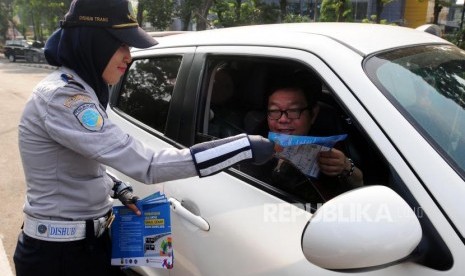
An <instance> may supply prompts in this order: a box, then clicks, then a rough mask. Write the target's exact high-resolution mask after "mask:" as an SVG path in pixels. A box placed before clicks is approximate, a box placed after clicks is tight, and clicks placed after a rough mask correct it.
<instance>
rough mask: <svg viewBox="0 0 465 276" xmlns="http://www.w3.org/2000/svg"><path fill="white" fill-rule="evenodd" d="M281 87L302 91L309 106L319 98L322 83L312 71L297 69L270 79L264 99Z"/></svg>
mask: <svg viewBox="0 0 465 276" xmlns="http://www.w3.org/2000/svg"><path fill="white" fill-rule="evenodd" d="M281 89H291V90H300V91H302V92H303V94H304V96H305V99H306V100H307V104H308V107H310V108H311V107H314V106H315V105H316V104H317V102H318V100H319V99H320V96H321V93H322V83H321V80H320V78H319V77H318V76H316V75H315V74H314V73H312V72H310V71H304V70H299V71H296V72H292V73H290V74H287V75H284V76H280V77H277V78H275V79H274V80H271V83H270V86H269V89H268V93H267V97H266V99H267V100H268V98H269V97H270V96H271V95H272V94H273V93H274V92H276V91H277V90H281Z"/></svg>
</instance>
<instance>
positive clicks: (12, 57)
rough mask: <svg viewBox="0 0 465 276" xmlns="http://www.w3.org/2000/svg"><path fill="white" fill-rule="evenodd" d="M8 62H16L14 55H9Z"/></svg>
mask: <svg viewBox="0 0 465 276" xmlns="http://www.w3.org/2000/svg"><path fill="white" fill-rule="evenodd" d="M8 60H9V61H10V62H15V61H16V57H15V55H14V54H11V55H9V56H8Z"/></svg>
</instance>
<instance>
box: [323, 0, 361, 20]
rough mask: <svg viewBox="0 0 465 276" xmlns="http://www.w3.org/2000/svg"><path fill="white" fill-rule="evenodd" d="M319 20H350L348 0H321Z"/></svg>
mask: <svg viewBox="0 0 465 276" xmlns="http://www.w3.org/2000/svg"><path fill="white" fill-rule="evenodd" d="M320 21H321V22H351V21H353V18H352V4H351V2H350V1H349V0H323V2H322V3H321V11H320Z"/></svg>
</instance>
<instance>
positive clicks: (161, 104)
mask: <svg viewBox="0 0 465 276" xmlns="http://www.w3.org/2000/svg"><path fill="white" fill-rule="evenodd" d="M181 60H182V57H180V56H173V57H155V58H146V59H138V60H134V61H133V62H132V64H131V66H130V68H129V70H128V72H127V75H126V79H125V81H124V82H123V85H122V88H121V93H120V95H119V98H118V101H117V105H116V107H118V108H119V109H120V110H122V111H124V112H125V113H127V114H128V115H130V116H132V117H134V118H135V119H137V120H139V121H141V122H142V123H144V124H146V125H148V126H150V127H152V128H154V129H156V130H158V131H160V132H164V131H165V126H166V121H167V116H168V110H169V107H170V103H171V97H172V93H173V89H174V86H175V84H176V78H177V75H178V71H179V67H180V65H181Z"/></svg>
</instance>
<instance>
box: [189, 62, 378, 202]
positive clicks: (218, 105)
mask: <svg viewBox="0 0 465 276" xmlns="http://www.w3.org/2000/svg"><path fill="white" fill-rule="evenodd" d="M206 64H207V70H205V74H206V76H205V77H204V80H206V81H205V83H204V85H203V95H204V99H205V110H204V111H202V112H201V114H200V115H199V116H200V117H201V119H200V120H199V121H201V122H202V124H201V126H200V127H199V131H198V133H197V139H196V142H202V141H204V140H205V139H206V138H208V139H217V138H224V137H228V136H232V135H236V134H239V133H248V134H258V135H262V136H264V137H268V133H269V130H268V124H267V99H268V93H269V92H270V91H269V90H270V83H272V82H273V80H275V79H277V78H279V77H280V76H283V75H291V74H294V73H296V72H297V73H300V72H302V73H304V74H308V76H309V78H308V82H309V83H314V82H315V81H320V83H323V88H322V95H321V96H320V98H319V103H318V104H319V108H320V115H319V116H318V117H317V119H316V121H315V122H314V123H313V125H312V127H311V133H310V134H309V135H311V136H332V135H339V134H348V137H349V138H347V140H346V141H344V142H343V143H340V144H338V145H337V147H338V148H339V149H341V150H342V151H343V152H345V154H346V156H350V157H351V158H352V159H354V161H355V162H356V164H357V166H358V167H360V168H363V170H364V174H365V175H366V177H365V179H366V181H365V182H366V183H367V184H385V183H386V182H387V166H386V164H385V163H384V161H383V160H382V158H381V157H380V156H379V153H377V152H376V151H374V150H372V149H371V148H370V147H367V146H366V145H368V144H369V143H368V142H367V141H366V138H365V137H364V136H363V135H361V133H360V131H358V130H357V129H356V127H355V124H353V123H352V121H351V119H350V118H349V116H348V115H346V113H345V112H344V111H343V109H342V108H341V106H339V105H338V104H337V103H336V100H335V99H334V97H333V95H332V94H333V92H332V91H331V89H330V88H329V87H328V86H326V85H324V80H322V79H321V78H320V77H319V76H318V74H316V73H315V70H313V69H312V68H309V67H308V66H306V65H303V64H300V63H298V62H294V61H287V60H281V59H271V58H253V59H252V58H244V57H220V56H211V57H209V59H208V61H207V63H206ZM365 170H366V173H365ZM231 171H233V172H238V173H239V174H243V175H245V176H247V177H252V179H254V180H255V182H254V181H252V182H251V183H252V184H254V185H257V186H259V187H261V188H264V189H267V188H269V187H271V188H272V191H279V196H281V197H284V198H285V199H286V200H288V201H297V202H305V203H311V204H312V203H315V204H317V203H322V202H325V201H326V200H329V199H331V198H332V197H334V196H336V195H338V194H340V193H342V192H345V191H347V190H349V189H351V188H352V187H350V186H343V185H341V186H338V185H337V184H332V185H330V186H325V185H323V184H321V181H320V180H321V179H322V178H325V177H324V176H322V177H321V178H320V177H319V178H318V179H315V178H312V177H309V176H307V175H305V174H304V173H302V172H301V171H300V170H299V169H297V168H296V167H295V166H292V165H291V164H289V162H287V161H285V160H284V161H283V160H281V159H280V160H278V159H273V160H272V161H271V162H268V163H267V164H264V165H260V166H257V165H253V164H251V163H250V162H242V163H240V164H237V165H236V166H234V169H233V170H231ZM335 182H337V181H334V182H333V183H335ZM257 183H258V184H257ZM262 184H263V185H262ZM267 191H268V192H269V191H270V190H267Z"/></svg>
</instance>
